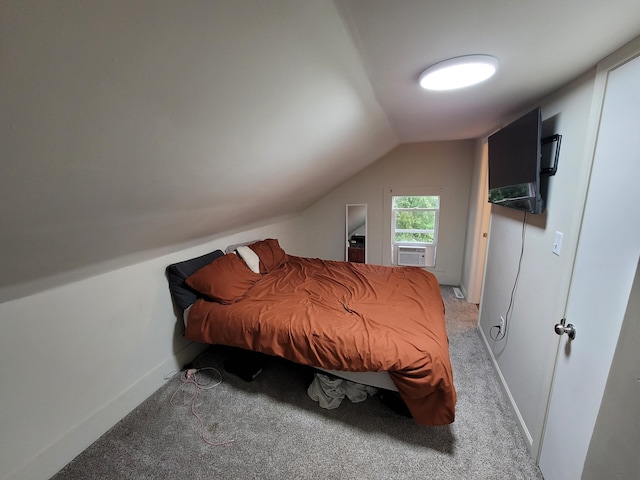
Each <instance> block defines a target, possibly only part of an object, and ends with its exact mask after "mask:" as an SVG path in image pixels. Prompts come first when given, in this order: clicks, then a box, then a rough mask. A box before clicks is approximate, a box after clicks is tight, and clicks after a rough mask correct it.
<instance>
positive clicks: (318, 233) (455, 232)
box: [300, 140, 474, 285]
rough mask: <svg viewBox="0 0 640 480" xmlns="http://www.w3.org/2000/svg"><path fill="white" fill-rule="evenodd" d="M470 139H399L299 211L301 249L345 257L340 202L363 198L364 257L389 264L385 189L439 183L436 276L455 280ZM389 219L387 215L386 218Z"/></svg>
mask: <svg viewBox="0 0 640 480" xmlns="http://www.w3.org/2000/svg"><path fill="white" fill-rule="evenodd" d="M473 152H474V142H473V141H472V140H461V141H451V142H430V143H409V144H403V145H400V146H398V147H396V148H395V149H393V150H392V151H390V152H389V153H388V154H386V155H384V156H383V157H382V158H380V159H379V160H378V161H377V162H375V163H374V164H373V165H371V166H369V167H367V168H366V169H364V170H362V171H361V172H360V173H358V174H357V175H355V176H354V177H352V178H351V179H349V180H348V181H347V182H345V183H344V184H342V185H341V186H340V187H338V188H336V189H335V190H333V191H332V192H331V193H330V194H329V195H327V196H326V197H324V198H323V199H322V200H320V201H319V202H317V203H316V204H314V205H312V206H311V207H309V208H308V209H307V210H306V211H304V212H303V213H302V215H301V222H302V226H301V229H302V230H301V233H300V235H301V237H303V236H304V239H305V240H304V241H305V244H306V246H305V249H307V250H308V251H310V252H312V254H313V255H315V256H319V257H322V258H327V259H334V260H344V246H345V205H346V204H347V203H366V204H367V205H368V219H367V231H368V238H367V249H368V251H367V260H368V262H369V263H373V264H380V265H382V264H386V265H388V264H390V259H388V258H387V259H385V251H384V250H385V249H387V248H390V233H389V230H388V228H390V227H389V226H387V227H386V228H385V217H384V211H385V209H384V197H385V190H386V189H389V188H399V187H416V186H420V187H421V186H426V187H444V194H443V198H442V207H441V214H440V215H441V216H440V232H439V237H438V243H439V245H438V253H437V255H438V257H437V262H436V268H434V269H429V270H430V271H432V272H433V273H434V274H435V275H436V276H437V277H438V281H439V282H440V283H443V284H448V285H459V284H460V275H461V271H462V258H463V251H464V242H465V235H466V225H467V209H468V201H469V191H470V189H471V171H472V166H473ZM387 220H388V219H387Z"/></svg>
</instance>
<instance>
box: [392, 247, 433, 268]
mask: <svg viewBox="0 0 640 480" xmlns="http://www.w3.org/2000/svg"><path fill="white" fill-rule="evenodd" d="M426 257H427V249H426V247H405V246H402V245H398V265H402V266H410V267H424V266H426V264H427V262H426Z"/></svg>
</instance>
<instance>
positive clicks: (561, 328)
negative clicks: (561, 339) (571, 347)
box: [553, 318, 576, 340]
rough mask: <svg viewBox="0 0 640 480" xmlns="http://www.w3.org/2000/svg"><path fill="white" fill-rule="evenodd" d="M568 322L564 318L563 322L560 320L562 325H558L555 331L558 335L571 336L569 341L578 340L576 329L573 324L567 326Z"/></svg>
mask: <svg viewBox="0 0 640 480" xmlns="http://www.w3.org/2000/svg"><path fill="white" fill-rule="evenodd" d="M566 322H567V319H566V318H563V319H562V320H560V323H556V325H555V327H553V329H554V330H555V332H556V333H557V334H558V335H562V334H565V333H566V334H567V335H568V336H569V339H570V340H573V339H574V338H576V327H574V326H573V323H569V324H566V325H565V323H566Z"/></svg>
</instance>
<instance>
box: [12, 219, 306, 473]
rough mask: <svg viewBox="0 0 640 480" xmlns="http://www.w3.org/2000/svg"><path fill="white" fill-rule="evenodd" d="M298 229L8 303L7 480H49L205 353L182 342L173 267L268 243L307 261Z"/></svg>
mask: <svg viewBox="0 0 640 480" xmlns="http://www.w3.org/2000/svg"><path fill="white" fill-rule="evenodd" d="M296 231H297V228H296V219H295V218H285V219H280V220H278V221H274V222H273V223H271V224H268V225H265V226H262V227H256V228H253V229H251V230H247V231H243V232H237V233H233V234H227V235H226V236H222V237H218V238H216V239H212V240H211V241H209V242H207V243H205V244H202V245H199V246H196V247H191V248H188V249H183V250H180V251H176V252H175V253H171V254H169V255H164V256H162V257H158V258H154V259H153V260H149V261H145V262H143V263H139V264H136V265H131V266H129V267H126V268H122V269H119V270H115V271H111V272H109V273H104V274H101V275H98V276H95V277H92V278H89V279H86V280H82V281H78V282H75V283H70V284H66V285H63V286H60V287H58V288H53V289H50V290H47V291H44V292H41V293H38V294H35V295H32V296H27V297H23V298H20V299H17V300H13V301H10V302H6V303H3V304H0V330H1V331H2V335H0V384H1V385H2V389H0V446H1V448H0V478H11V479H29V480H34V479H44V478H49V477H50V476H51V475H53V474H54V473H55V472H56V471H57V470H59V469H60V468H61V467H63V466H64V465H65V464H66V463H68V462H69V461H70V460H71V459H72V458H73V457H74V456H75V455H77V454H78V453H80V452H81V451H82V450H83V449H84V448H86V447H87V446H89V445H90V444H91V443H92V442H93V441H95V440H96V439H97V438H98V437H99V436H100V435H101V434H102V433H104V432H105V431H106V430H107V429H108V428H110V427H111V426H112V425H113V424H115V423H116V422H117V421H118V420H120V419H121V418H122V417H123V416H124V415H126V414H127V413H129V411H131V410H132V409H133V408H134V407H136V406H137V405H138V404H139V403H140V402H142V401H143V400H144V399H145V398H147V397H148V396H149V395H150V394H151V393H152V392H154V391H155V390H156V389H157V388H158V387H160V386H161V385H162V383H163V382H164V377H165V375H167V374H168V373H169V372H171V371H173V370H174V369H175V368H176V367H178V366H180V365H183V364H184V363H185V362H186V361H189V360H191V359H192V358H193V357H194V356H195V355H196V354H197V353H198V352H199V351H200V350H201V348H202V346H200V345H196V344H190V343H189V342H186V341H185V340H184V339H183V338H182V331H181V328H180V325H179V322H178V321H177V319H176V316H175V315H174V312H173V306H172V303H171V299H170V294H169V290H168V283H167V279H166V277H165V268H166V266H167V265H169V264H171V263H173V262H177V261H181V260H186V259H188V258H192V257H195V256H198V255H202V254H204V253H208V252H210V251H212V250H215V249H218V248H220V249H224V248H225V247H226V246H227V245H228V244H232V243H237V242H241V241H248V240H252V239H256V238H265V237H275V238H278V239H279V240H280V243H281V245H282V247H283V248H284V249H285V250H286V251H289V252H291V253H294V254H295V253H298V254H299V253H301V252H298V251H296V250H295V248H293V246H294V245H295V244H296V243H297V242H296Z"/></svg>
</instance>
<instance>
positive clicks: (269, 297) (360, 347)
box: [186, 255, 456, 425]
mask: <svg viewBox="0 0 640 480" xmlns="http://www.w3.org/2000/svg"><path fill="white" fill-rule="evenodd" d="M186 337H187V338H188V339H190V340H193V341H197V342H202V343H209V344H222V345H230V346H236V347H241V348H244V349H249V350H254V351H258V352H262V353H266V354H269V355H276V356H279V357H283V358H286V359H288V360H291V361H294V362H298V363H302V364H306V365H311V366H314V367H322V368H326V369H331V370H347V371H354V372H362V371H381V370H387V371H389V373H390V375H391V378H392V380H393V382H394V383H395V384H396V386H397V388H398V391H399V393H400V395H401V397H402V398H403V400H404V401H405V403H406V404H407V406H408V407H409V410H410V411H411V413H412V415H413V417H414V419H415V420H416V421H417V422H418V423H420V424H423V425H443V424H448V423H451V422H453V421H454V415H455V405H456V392H455V388H454V384H453V372H452V369H451V362H450V358H449V342H448V338H447V332H446V330H445V321H444V304H443V301H442V296H441V294H440V287H439V285H438V282H437V280H436V278H435V277H434V276H433V275H432V274H431V273H429V272H426V271H425V270H422V269H420V268H414V267H385V266H378V265H369V264H360V263H348V262H338V261H327V260H320V259H315V258H305V257H296V256H292V255H289V257H288V260H287V262H285V263H284V264H283V265H282V266H280V267H279V268H277V269H276V270H273V271H271V272H270V273H268V274H265V275H263V276H262V278H261V279H260V280H259V281H257V282H256V283H255V284H254V285H253V287H251V288H250V289H249V290H248V291H247V292H246V293H245V295H244V296H243V297H242V299H240V300H239V301H237V302H235V303H231V304H228V305H224V304H221V303H216V302H210V301H206V300H202V299H201V300H198V301H197V302H196V303H195V304H194V305H193V306H192V307H191V311H190V312H189V319H188V322H187V330H186Z"/></svg>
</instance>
